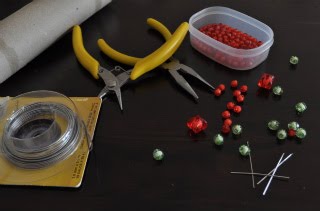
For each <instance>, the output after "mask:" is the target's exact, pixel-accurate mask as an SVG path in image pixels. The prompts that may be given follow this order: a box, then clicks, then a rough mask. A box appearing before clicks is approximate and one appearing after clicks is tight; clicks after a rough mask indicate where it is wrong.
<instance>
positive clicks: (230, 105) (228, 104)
mask: <svg viewBox="0 0 320 211" xmlns="http://www.w3.org/2000/svg"><path fill="white" fill-rule="evenodd" d="M235 105H236V104H235V103H234V102H228V103H227V109H229V110H232V109H233V108H234V106H235Z"/></svg>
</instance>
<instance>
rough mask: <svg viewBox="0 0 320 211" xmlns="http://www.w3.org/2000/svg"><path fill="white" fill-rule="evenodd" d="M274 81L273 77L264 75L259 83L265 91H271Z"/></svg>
mask: <svg viewBox="0 0 320 211" xmlns="http://www.w3.org/2000/svg"><path fill="white" fill-rule="evenodd" d="M273 80H274V76H273V75H270V74H267V73H263V74H262V76H261V78H260V80H259V81H258V86H259V87H260V88H264V89H271V88H272V83H273Z"/></svg>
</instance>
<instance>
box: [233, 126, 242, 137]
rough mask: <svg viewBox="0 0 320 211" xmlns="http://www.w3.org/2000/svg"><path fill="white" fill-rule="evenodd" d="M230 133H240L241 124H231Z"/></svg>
mask: <svg viewBox="0 0 320 211" xmlns="http://www.w3.org/2000/svg"><path fill="white" fill-rule="evenodd" d="M232 133H233V134H234V135H240V134H241V133H242V127H241V125H233V126H232Z"/></svg>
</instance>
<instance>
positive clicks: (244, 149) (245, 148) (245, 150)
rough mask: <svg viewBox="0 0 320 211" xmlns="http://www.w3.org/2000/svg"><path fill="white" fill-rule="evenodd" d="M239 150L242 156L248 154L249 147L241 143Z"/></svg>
mask: <svg viewBox="0 0 320 211" xmlns="http://www.w3.org/2000/svg"><path fill="white" fill-rule="evenodd" d="M239 152H240V154H241V155H242V156H248V155H249V154H250V148H249V147H248V146H247V145H241V146H240V147H239Z"/></svg>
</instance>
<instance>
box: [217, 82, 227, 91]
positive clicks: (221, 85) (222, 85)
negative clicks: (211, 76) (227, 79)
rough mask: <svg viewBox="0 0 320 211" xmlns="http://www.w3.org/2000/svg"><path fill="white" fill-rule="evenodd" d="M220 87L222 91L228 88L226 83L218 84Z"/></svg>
mask: <svg viewBox="0 0 320 211" xmlns="http://www.w3.org/2000/svg"><path fill="white" fill-rule="evenodd" d="M218 89H220V90H221V91H224V90H225V89H226V86H225V85H224V84H220V85H219V86H218Z"/></svg>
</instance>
